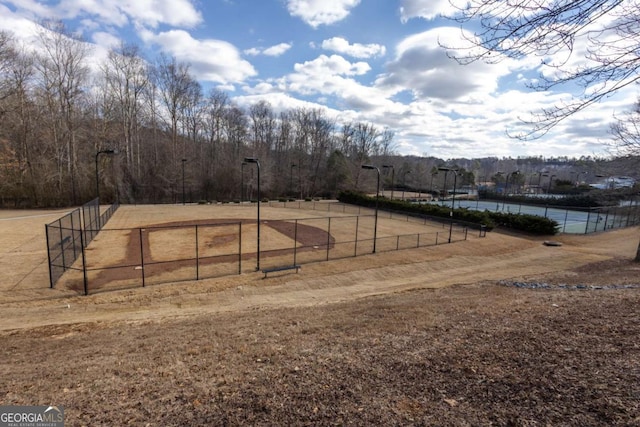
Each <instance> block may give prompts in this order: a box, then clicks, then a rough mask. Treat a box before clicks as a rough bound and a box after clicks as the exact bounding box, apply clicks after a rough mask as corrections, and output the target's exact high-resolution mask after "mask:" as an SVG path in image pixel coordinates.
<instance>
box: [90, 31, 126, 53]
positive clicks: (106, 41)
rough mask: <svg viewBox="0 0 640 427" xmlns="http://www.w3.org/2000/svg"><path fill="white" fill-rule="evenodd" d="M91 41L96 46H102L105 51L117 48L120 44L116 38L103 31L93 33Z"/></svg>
mask: <svg viewBox="0 0 640 427" xmlns="http://www.w3.org/2000/svg"><path fill="white" fill-rule="evenodd" d="M92 40H93V42H94V43H95V44H97V45H98V46H102V47H105V48H107V49H109V48H113V47H117V46H119V45H120V43H122V41H121V40H120V39H119V38H118V37H116V36H114V35H113V34H110V33H106V32H104V31H97V32H95V33H93V35H92Z"/></svg>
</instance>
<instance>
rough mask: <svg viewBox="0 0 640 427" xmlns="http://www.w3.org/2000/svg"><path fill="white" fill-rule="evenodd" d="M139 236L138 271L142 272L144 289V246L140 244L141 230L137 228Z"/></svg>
mask: <svg viewBox="0 0 640 427" xmlns="http://www.w3.org/2000/svg"><path fill="white" fill-rule="evenodd" d="M138 231H139V235H140V270H141V271H142V287H143V288H144V279H145V277H144V276H145V275H144V245H143V244H142V228H138Z"/></svg>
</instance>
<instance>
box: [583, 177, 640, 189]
mask: <svg viewBox="0 0 640 427" xmlns="http://www.w3.org/2000/svg"><path fill="white" fill-rule="evenodd" d="M635 184H636V180H635V179H633V178H631V177H628V176H610V177H606V178H602V179H601V180H600V181H598V182H596V183H595V184H590V185H589V186H590V187H593V188H598V189H600V190H607V189H609V190H612V189H615V188H631V187H633V186H634V185H635Z"/></svg>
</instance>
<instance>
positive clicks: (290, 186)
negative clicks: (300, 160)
mask: <svg viewBox="0 0 640 427" xmlns="http://www.w3.org/2000/svg"><path fill="white" fill-rule="evenodd" d="M296 166H297V165H296V164H295V163H291V169H290V171H289V194H291V195H295V194H294V193H293V168H295V167H296Z"/></svg>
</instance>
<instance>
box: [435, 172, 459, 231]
mask: <svg viewBox="0 0 640 427" xmlns="http://www.w3.org/2000/svg"><path fill="white" fill-rule="evenodd" d="M438 170H439V171H444V187H445V188H446V187H447V173H448V172H453V176H454V178H453V196H452V197H451V212H449V218H450V221H449V243H451V233H452V232H453V209H454V207H455V203H456V186H457V185H458V171H457V170H456V169H452V168H445V167H439V168H438Z"/></svg>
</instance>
